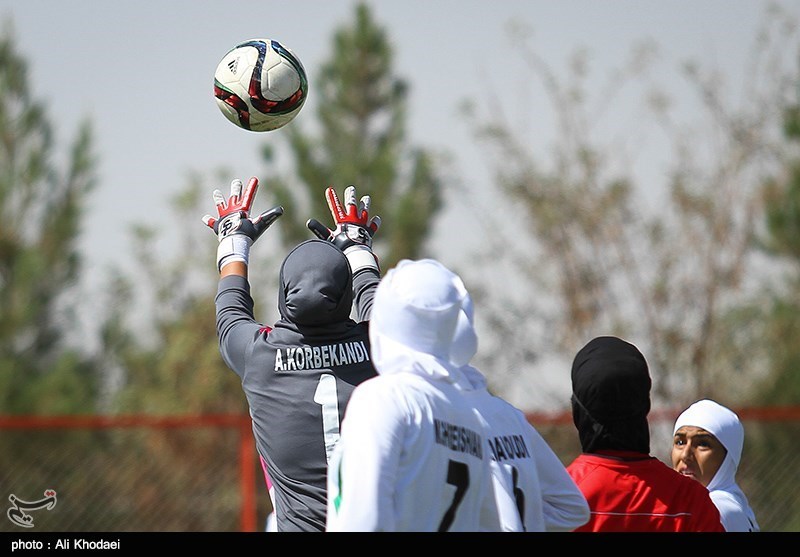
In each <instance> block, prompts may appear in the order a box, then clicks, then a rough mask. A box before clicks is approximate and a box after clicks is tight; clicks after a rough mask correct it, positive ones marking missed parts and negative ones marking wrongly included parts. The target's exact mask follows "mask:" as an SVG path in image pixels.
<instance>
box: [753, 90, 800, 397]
mask: <svg viewBox="0 0 800 557" xmlns="http://www.w3.org/2000/svg"><path fill="white" fill-rule="evenodd" d="M797 87H798V91H800V79H798V81H797ZM798 101H800V97H799V98H798ZM784 134H785V136H786V138H787V140H789V141H790V142H791V144H792V145H794V147H795V151H794V153H793V155H792V156H791V157H790V158H788V159H787V160H786V164H785V167H784V169H783V172H782V173H781V174H780V175H778V176H777V177H776V178H774V179H772V180H769V181H767V182H766V184H765V186H764V189H763V193H764V202H765V205H766V216H765V221H766V222H765V231H764V235H763V237H762V239H761V240H762V241H761V242H760V244H759V245H761V246H762V247H763V249H764V250H765V251H766V252H767V253H768V254H769V255H770V256H771V257H775V258H779V259H780V260H781V261H782V262H784V263H785V275H784V280H782V281H781V282H780V283H779V288H778V289H777V291H775V292H774V293H773V294H772V295H771V296H770V299H769V301H768V302H767V303H765V304H763V305H762V307H764V308H766V312H767V316H766V317H767V326H766V330H765V334H764V339H763V342H764V344H765V345H767V346H771V347H775V346H780V347H781V348H782V349H781V350H770V351H769V373H768V374H767V376H766V377H765V378H764V381H763V383H762V385H763V386H762V389H761V395H760V396H761V401H762V402H763V403H765V404H787V405H788V404H800V374H798V373H797V370H798V369H800V157H799V156H798V155H797V150H796V148H797V147H798V146H800V104H795V105H793V106H790V107H789V108H788V109H787V110H786V117H785V125H784Z"/></svg>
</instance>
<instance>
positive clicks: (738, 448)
mask: <svg viewBox="0 0 800 557" xmlns="http://www.w3.org/2000/svg"><path fill="white" fill-rule="evenodd" d="M683 426H694V427H699V428H702V429H704V430H706V431H707V432H709V433H710V434H712V435H713V436H714V437H716V438H717V439H718V440H719V442H720V443H722V445H723V446H724V447H725V449H726V450H727V451H728V452H727V454H726V455H725V460H723V461H722V465H721V466H720V467H719V470H717V473H716V474H714V477H713V478H711V481H710V482H709V483H708V491H709V494H710V495H711V499H712V500H713V501H714V504H716V505H717V507H718V508H719V510H720V514H721V516H722V523H723V525H724V526H725V529H726V530H727V531H729V532H733V531H758V530H759V526H758V522H757V521H756V517H755V514H754V513H753V510H752V509H751V508H750V504H749V502H748V501H747V497H746V496H745V494H744V492H743V491H742V490H741V489H740V488H739V486H738V484H737V483H736V471H737V470H738V469H739V462H740V461H741V458H742V448H743V446H744V427H743V426H742V422H741V421H740V420H739V416H737V415H736V413H734V412H733V411H731V410H729V409H728V408H726V407H724V406H722V405H721V404H718V403H716V402H714V401H713V400H707V399H705V400H699V401H697V402H695V403H694V404H692V405H691V406H690V407H689V408H687V409H686V410H684V411H683V413H681V415H680V416H678V419H677V420H676V421H675V428H674V429H673V430H672V434H673V435H674V434H675V432H676V431H678V430H679V429H680V428H681V427H683Z"/></svg>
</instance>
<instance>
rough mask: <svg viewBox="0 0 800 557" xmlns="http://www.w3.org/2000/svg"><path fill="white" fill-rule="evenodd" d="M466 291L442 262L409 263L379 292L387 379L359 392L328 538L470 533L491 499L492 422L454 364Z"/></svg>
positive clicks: (375, 333)
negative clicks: (334, 534) (488, 432)
mask: <svg viewBox="0 0 800 557" xmlns="http://www.w3.org/2000/svg"><path fill="white" fill-rule="evenodd" d="M465 297H466V290H465V289H464V287H463V284H462V283H461V281H460V279H458V277H457V276H456V275H454V274H453V273H451V272H450V271H449V270H447V269H446V268H445V267H443V266H442V265H441V264H439V263H438V262H435V261H433V260H421V261H414V262H412V261H408V260H405V261H401V262H400V263H399V264H398V265H397V267H395V268H394V269H392V270H390V271H389V272H388V273H387V274H386V276H385V277H384V278H383V280H381V283H380V284H379V285H378V288H377V290H376V293H375V300H374V304H373V308H372V316H371V322H370V343H371V352H372V358H373V363H374V364H375V368H376V370H378V376H377V377H374V378H372V379H370V380H367V381H365V382H363V383H361V384H360V385H359V386H358V387H356V389H355V390H354V391H353V394H352V396H351V398H350V401H349V403H348V406H347V410H346V412H345V416H344V420H343V422H342V427H341V436H340V439H339V442H338V443H337V445H336V447H335V449H334V451H333V454H332V456H331V460H330V462H329V467H328V513H327V528H326V529H327V530H328V531H397V532H401V531H405V532H437V531H440V532H441V531H453V532H469V531H479V530H481V527H482V519H481V513H482V511H483V510H484V509H486V506H487V505H488V503H489V502H490V501H491V499H492V498H491V494H492V491H491V490H492V487H491V472H490V468H489V467H490V464H489V457H488V455H487V454H486V450H485V449H486V447H487V444H486V439H485V437H484V433H483V424H482V422H481V420H480V419H479V417H478V415H477V414H476V413H475V411H474V408H473V406H472V403H471V402H470V401H469V400H467V398H466V394H465V391H469V390H470V389H471V386H470V383H469V382H468V381H467V380H466V379H465V377H464V376H463V374H462V373H461V372H460V370H459V367H458V366H456V365H454V364H452V363H451V362H450V358H449V356H450V351H451V349H452V345H453V340H454V332H455V328H456V323H457V321H458V319H459V313H460V312H461V307H462V304H463V303H464V299H465Z"/></svg>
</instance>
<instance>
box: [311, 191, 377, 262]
mask: <svg viewBox="0 0 800 557" xmlns="http://www.w3.org/2000/svg"><path fill="white" fill-rule="evenodd" d="M325 199H326V200H327V201H328V208H329V209H330V210H331V215H332V216H333V222H334V223H335V224H336V228H334V229H333V230H331V229H330V228H328V227H327V226H325V225H324V224H322V223H321V222H319V221H318V220H316V219H309V220H308V222H306V226H307V227H308V229H309V230H311V232H313V233H314V234H315V235H316V236H317V237H318V238H320V239H322V240H328V241H330V242H332V243H333V245H335V246H336V247H337V248H339V249H340V250H342V251H343V252H344V254H345V256H346V257H347V260H348V261H349V262H350V268H351V269H352V271H353V274H355V273H356V272H357V271H359V270H361V269H365V268H372V269H375V270H376V271H379V272H380V267H379V266H378V258H377V257H375V254H374V253H372V237H373V236H374V235H375V232H377V230H378V228H379V227H380V225H381V218H380V217H379V216H374V217H372V218H370V216H369V205H370V196H368V195H365V196H363V197H362V198H361V199H360V200H359V201H358V202H356V188H355V186H348V187H347V188H346V189H345V190H344V202H345V203H344V207H343V206H342V203H341V202H340V201H339V197H338V196H337V195H336V191H335V190H334V189H333V188H327V189H326V190H325Z"/></svg>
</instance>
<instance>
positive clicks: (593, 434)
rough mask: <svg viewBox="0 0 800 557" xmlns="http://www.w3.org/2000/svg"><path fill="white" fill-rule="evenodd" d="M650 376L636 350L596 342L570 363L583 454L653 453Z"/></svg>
mask: <svg viewBox="0 0 800 557" xmlns="http://www.w3.org/2000/svg"><path fill="white" fill-rule="evenodd" d="M650 387H651V380H650V373H649V371H648V368H647V361H646V360H645V358H644V356H643V355H642V353H641V352H639V349H638V348H636V347H635V346H634V345H633V344H631V343H629V342H626V341H624V340H622V339H620V338H617V337H608V336H606V337H597V338H595V339H593V340H591V341H589V343H588V344H587V345H586V346H584V347H583V348H581V349H580V351H579V352H578V353H577V354H576V356H575V360H574V361H573V363H572V420H573V422H574V423H575V427H576V428H577V429H578V436H579V437H580V441H581V448H582V450H583V452H585V453H593V452H597V451H599V450H609V449H611V450H619V451H635V452H639V453H645V454H649V453H650V428H649V424H648V422H647V414H648V413H649V412H650Z"/></svg>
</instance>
